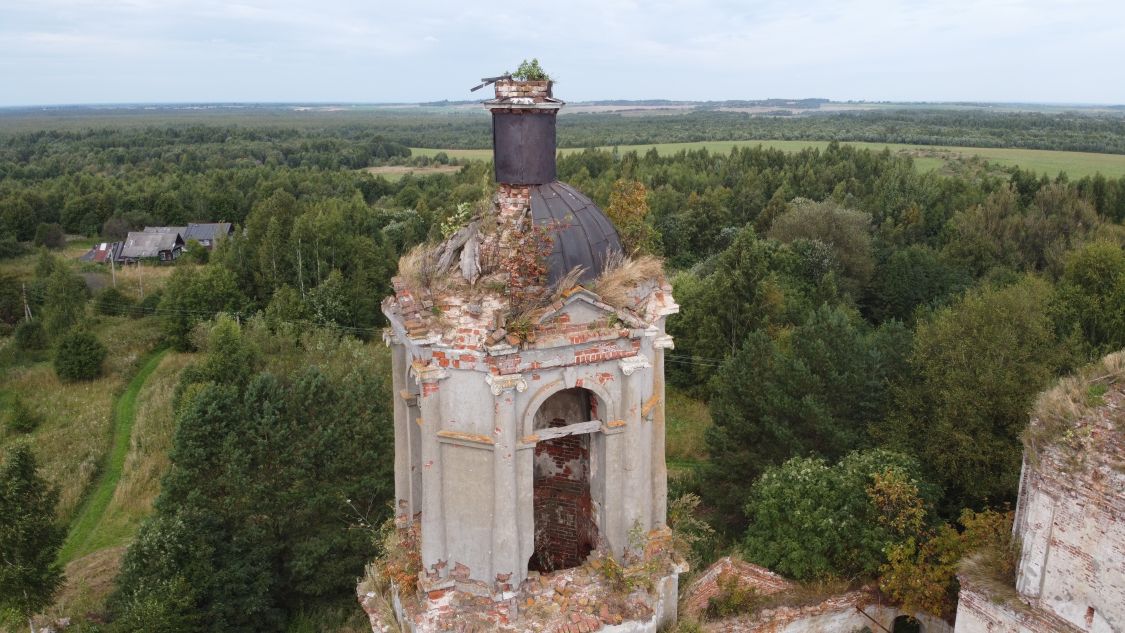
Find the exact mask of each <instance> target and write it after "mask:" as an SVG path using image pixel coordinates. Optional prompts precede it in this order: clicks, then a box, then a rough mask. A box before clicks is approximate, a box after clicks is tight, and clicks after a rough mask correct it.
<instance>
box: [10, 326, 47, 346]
mask: <svg viewBox="0 0 1125 633" xmlns="http://www.w3.org/2000/svg"><path fill="white" fill-rule="evenodd" d="M14 338H15V343H16V347H18V348H19V349H21V350H23V351H26V352H36V351H40V350H44V349H47V333H46V332H45V331H44V330H43V324H42V323H41V322H40V321H24V322H23V323H20V324H19V325H18V326H16V331H15V336H14Z"/></svg>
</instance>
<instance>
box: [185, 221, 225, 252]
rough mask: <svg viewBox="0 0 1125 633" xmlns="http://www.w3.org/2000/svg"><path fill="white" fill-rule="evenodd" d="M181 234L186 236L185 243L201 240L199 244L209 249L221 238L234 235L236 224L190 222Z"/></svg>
mask: <svg viewBox="0 0 1125 633" xmlns="http://www.w3.org/2000/svg"><path fill="white" fill-rule="evenodd" d="M181 235H182V236H183V238H184V243H185V244H186V243H188V242H191V241H195V242H199V244H200V245H201V246H203V247H204V248H206V249H207V250H211V249H212V248H214V247H215V243H216V242H218V241H219V240H221V239H223V238H226V237H230V236H231V235H234V225H233V224H231V223H230V222H209V223H202V224H195V223H190V222H189V223H188V225H187V228H186V229H185V231H184V232H183V233H182V234H181Z"/></svg>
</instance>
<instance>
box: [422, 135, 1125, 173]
mask: <svg viewBox="0 0 1125 633" xmlns="http://www.w3.org/2000/svg"><path fill="white" fill-rule="evenodd" d="M828 143H829V141H753V140H751V141H701V142H697V143H658V144H655V145H619V146H618V147H617V150H618V151H620V152H630V151H636V152H638V153H642V154H643V153H645V152H647V151H649V150H650V149H656V151H657V152H660V153H661V154H673V153H676V152H680V151H684V150H698V149H706V150H707V151H710V152H722V153H726V152H729V151H730V150H731V148H733V147H754V146H758V145H761V146H763V147H771V148H775V149H779V150H782V151H786V152H799V151H801V150H803V149H808V148H810V147H811V148H817V149H824V148H825V147H827V146H828ZM847 144H848V145H854V146H856V147H861V148H864V149H871V150H875V151H881V150H883V149H889V150H890V151H892V152H902V153H908V154H910V155H911V156H913V157H914V163H915V165H916V166H917V168H918V169H919V170H921V171H932V170H934V169H938V168H941V167H943V166H944V165H946V164H947V163H949V162H950V161H953V160H956V159H959V158H969V157H973V156H977V157H980V158H982V159H984V160H987V161H988V162H990V163H993V164H996V165H1000V166H1004V167H1011V166H1016V165H1018V166H1019V167H1020V168H1022V169H1029V170H1032V171H1035V172H1039V173H1045V174H1048V175H1050V176H1054V175H1055V174H1058V173H1059V172H1066V174H1067V175H1068V176H1070V177H1071V178H1081V177H1083V176H1092V175H1094V174H1096V173H1099V172H1100V173H1101V174H1103V175H1105V176H1106V177H1111V178H1120V177H1122V176H1125V155H1121V154H1097V153H1093V152H1065V151H1056V150H1042V149H1014V148H1000V147H953V146H938V145H906V144H901V143H863V142H855V143H847ZM602 149H609V148H602ZM410 150H411V152H413V153H414V155H416V156H434V155H436V154H437V153H439V152H445V153H446V155H448V156H449V157H450V158H457V159H467V160H490V159H491V158H492V150H489V149H432V148H421V147H412V148H410ZM580 151H582V149H580V148H563V149H560V150H559V152H561V153H563V154H568V153H571V152H580Z"/></svg>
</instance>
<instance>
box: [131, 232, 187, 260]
mask: <svg viewBox="0 0 1125 633" xmlns="http://www.w3.org/2000/svg"><path fill="white" fill-rule="evenodd" d="M183 250H184V238H182V237H180V234H179V233H178V232H160V233H157V232H152V231H148V230H147V229H146V230H145V231H131V232H130V233H129V235H128V237H126V238H125V244H124V245H123V246H122V247H121V254H120V257H119V260H121V261H125V262H135V261H137V260H140V259H157V260H160V261H162V262H170V261H173V260H175V259H176V258H177V257H179V256H180V253H181V252H182V251H183Z"/></svg>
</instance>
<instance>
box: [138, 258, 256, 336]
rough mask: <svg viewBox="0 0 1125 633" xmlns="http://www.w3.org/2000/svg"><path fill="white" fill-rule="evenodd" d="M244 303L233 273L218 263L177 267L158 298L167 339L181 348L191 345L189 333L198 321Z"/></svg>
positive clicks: (234, 310)
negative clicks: (197, 267)
mask: <svg viewBox="0 0 1125 633" xmlns="http://www.w3.org/2000/svg"><path fill="white" fill-rule="evenodd" d="M246 303H247V301H246V297H245V296H244V295H243V294H242V292H241V291H240V290H239V288H238V283H237V280H236V278H235V276H234V274H233V273H231V272H230V271H229V270H227V269H226V268H223V267H221V266H204V267H203V268H202V269H195V268H177V269H176V270H175V272H173V273H172V275H171V277H170V278H169V280H168V285H167V286H166V288H165V291H164V296H163V297H162V298H161V300H160V308H159V311H160V314H161V315H162V316H163V319H164V324H165V332H166V333H167V336H168V340H169V341H171V342H172V344H173V345H174V346H175V347H176V348H177V349H181V350H186V349H190V348H191V341H190V339H189V337H188V334H190V333H191V330H192V328H194V327H195V325H196V324H197V323H200V322H201V321H206V320H207V319H210V318H213V317H215V316H216V315H218V314H219V313H233V314H237V313H238V312H239V311H240V310H242V308H243V306H245V305H246Z"/></svg>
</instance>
